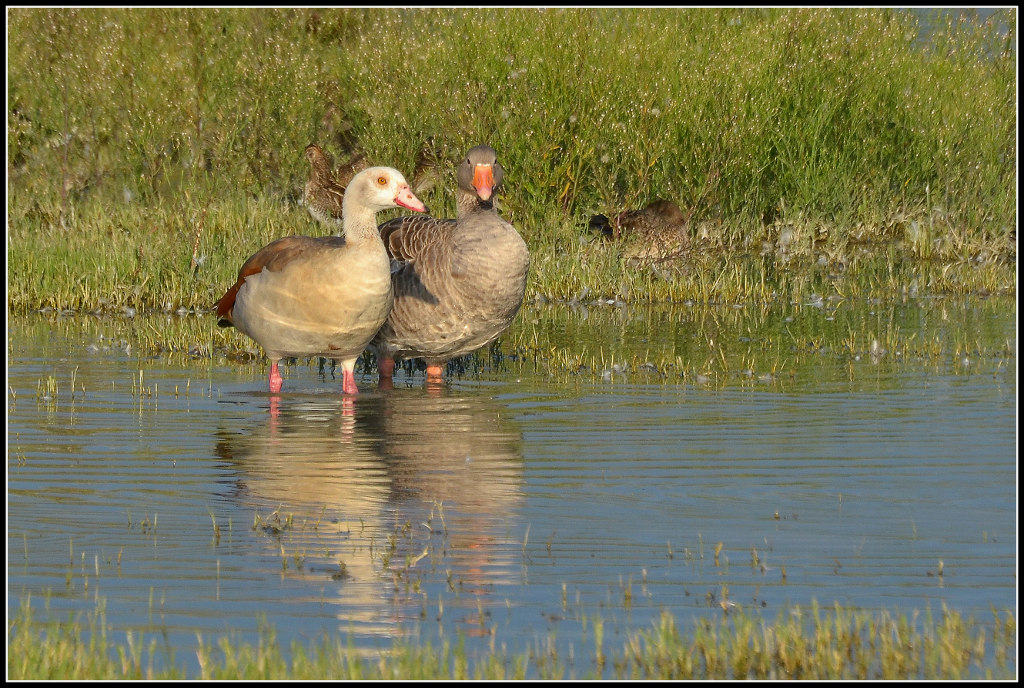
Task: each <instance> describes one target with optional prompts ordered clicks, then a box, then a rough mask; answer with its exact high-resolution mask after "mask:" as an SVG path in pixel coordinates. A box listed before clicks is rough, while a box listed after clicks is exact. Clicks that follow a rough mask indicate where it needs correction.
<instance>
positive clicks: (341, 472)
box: [217, 389, 523, 633]
mask: <svg viewBox="0 0 1024 688" xmlns="http://www.w3.org/2000/svg"><path fill="white" fill-rule="evenodd" d="M279 404H280V406H279V414H278V416H277V417H272V418H269V419H268V418H267V417H266V416H262V417H260V418H259V419H258V421H257V422H255V423H253V424H252V426H251V427H247V428H242V429H233V430H231V431H228V430H222V431H221V433H220V439H219V441H218V444H217V453H218V455H219V456H220V457H221V458H222V459H224V460H225V461H226V462H228V463H230V464H232V465H233V466H235V467H236V468H237V470H238V478H237V490H236V493H235V495H236V499H237V500H238V501H241V502H242V503H244V504H246V505H247V506H252V507H254V508H255V509H256V512H257V515H259V516H260V517H261V519H260V524H259V527H258V528H257V530H258V532H261V533H262V534H263V535H266V536H267V543H268V552H270V553H273V554H277V553H279V552H281V553H282V556H283V557H288V567H287V570H286V571H285V575H286V576H289V577H297V578H300V579H302V580H307V581H310V582H316V583H320V584H321V587H322V586H323V585H326V586H327V587H326V588H323V589H324V594H325V596H326V597H327V598H329V599H330V598H332V597H333V599H335V600H336V602H337V604H338V605H339V616H340V617H342V618H344V619H345V620H346V622H351V623H359V624H360V625H361V626H363V629H362V630H364V631H369V632H373V630H374V629H375V628H376V629H377V630H378V631H379V632H381V633H387V632H390V631H392V630H393V622H394V620H395V619H397V618H403V617H406V618H419V615H420V612H421V610H422V604H423V599H422V598H421V597H417V596H411V597H405V598H403V597H402V596H401V595H399V596H396V597H395V599H394V602H397V603H398V604H397V606H396V605H395V604H393V603H392V602H388V603H385V600H387V599H389V598H390V597H392V595H393V593H394V591H395V589H396V587H401V588H402V589H405V586H404V585H403V586H395V585H394V584H393V583H391V581H392V580H393V577H395V576H398V575H401V576H402V577H403V580H407V579H408V578H409V577H410V576H411V577H420V576H422V579H421V580H422V584H423V589H424V590H429V589H430V584H431V583H438V584H439V585H440V584H443V586H444V589H445V590H447V589H448V584H449V583H451V584H452V585H454V586H457V587H456V590H457V591H458V592H459V593H463V592H467V593H472V594H471V595H468V596H462V595H459V596H457V597H458V599H457V600H455V601H453V602H452V603H451V604H452V606H454V607H459V606H462V605H468V606H470V607H471V608H472V610H473V612H474V617H476V610H477V603H478V601H479V596H484V597H487V596H488V595H489V592H490V591H492V590H493V588H494V587H495V586H496V585H502V584H507V583H511V582H513V581H517V580H518V577H519V571H520V556H521V549H522V548H521V543H519V542H518V538H520V537H521V535H522V533H521V532H518V531H517V530H516V529H515V528H513V527H512V518H513V517H514V516H515V514H516V513H517V512H518V510H519V508H520V504H521V501H522V482H523V461H522V450H521V436H520V434H519V432H518V431H517V430H516V429H515V428H514V427H511V426H510V425H509V424H508V423H507V422H506V421H504V420H502V418H501V413H502V412H503V411H504V407H503V406H502V405H501V404H496V403H494V402H492V401H491V400H489V399H488V398H486V397H473V396H446V395H444V394H441V395H436V394H435V395H434V396H430V395H428V393H427V392H425V391H423V390H416V389H410V390H401V391H394V392H390V393H388V394H382V395H364V396H362V397H360V398H359V399H358V400H352V399H351V398H350V399H339V398H337V397H332V398H325V399H310V398H305V399H299V398H294V397H282V398H281V399H280V402H279ZM346 404H347V406H346ZM353 404H354V407H355V408H354V411H355V412H354V414H352V413H351V411H352V405H353ZM346 413H348V415H346ZM275 513H276V514H277V516H276V517H272V514H275ZM289 517H290V521H289V520H288V519H289ZM426 526H429V527H426ZM511 537H515V538H517V541H516V542H512V541H511V540H510V538H511ZM425 552H426V553H427V556H426V557H424V560H423V561H422V562H420V563H417V564H413V565H412V566H411V567H410V566H409V564H408V562H410V561H415V560H416V559H417V557H420V556H421V555H423V554H424V553H425ZM296 556H299V557H301V558H303V559H304V561H303V565H302V566H301V568H297V567H296V566H295V565H293V561H295V560H296ZM385 562H387V564H386V563H385ZM449 571H450V572H451V573H450V575H448V574H447V573H446V572H449ZM319 589H320V588H318V590H319ZM332 590H333V591H334V592H333V594H332V592H331V591H332ZM436 594H439V593H436ZM436 594H434V593H432V594H430V598H431V600H432V601H433V599H434V598H436ZM400 598H401V599H400ZM403 600H404V602H405V604H403V603H402V602H403ZM484 603H485V604H486V600H485V602H484ZM385 604H387V605H388V606H387V607H384V605H385ZM447 604H448V603H446V605H447ZM470 630H472V629H470Z"/></svg>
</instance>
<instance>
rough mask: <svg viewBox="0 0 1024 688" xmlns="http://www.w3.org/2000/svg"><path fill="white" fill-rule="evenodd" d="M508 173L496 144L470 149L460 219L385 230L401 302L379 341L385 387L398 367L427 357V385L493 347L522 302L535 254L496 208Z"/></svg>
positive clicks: (375, 345) (461, 176) (388, 225)
mask: <svg viewBox="0 0 1024 688" xmlns="http://www.w3.org/2000/svg"><path fill="white" fill-rule="evenodd" d="M503 176H504V171H503V170H502V167H501V165H500V164H499V163H498V159H497V154H496V153H495V151H494V149H493V148H491V147H490V146H476V147H474V148H472V149H470V150H469V152H468V153H467V154H466V156H465V158H463V160H462V162H461V163H460V164H459V166H458V169H457V174H456V177H457V181H458V187H457V189H456V196H455V204H456V214H455V215H456V216H455V217H454V218H444V219H442V218H433V217H425V216H417V217H412V216H409V217H400V218H395V219H393V220H390V221H388V222H385V223H383V224H381V225H380V234H381V238H382V239H383V241H384V245H385V246H386V247H387V251H388V255H389V256H390V257H391V260H392V269H393V275H392V282H393V284H394V292H395V303H394V306H393V307H392V309H391V314H390V315H389V316H388V318H387V321H386V322H385V323H384V326H383V327H382V328H381V330H380V332H379V333H378V334H377V336H376V337H374V339H373V342H372V343H371V349H373V350H374V351H375V352H376V353H377V358H378V364H379V371H380V372H379V375H380V386H381V387H387V386H389V385H391V383H392V376H393V375H394V368H395V361H398V360H402V359H412V358H422V359H424V360H425V362H426V364H427V382H428V384H431V385H436V384H437V383H440V382H441V381H442V379H443V368H444V365H445V363H447V361H449V360H450V359H452V358H455V357H457V356H462V355H465V354H469V353H472V352H474V351H476V350H477V349H480V348H481V347H483V346H486V345H487V344H490V343H491V342H493V341H494V340H495V339H496V338H497V337H498V335H500V334H501V333H502V332H504V331H505V330H506V328H508V326H509V324H510V323H511V322H512V319H513V318H514V317H515V315H516V313H518V312H519V307H520V306H521V305H522V302H523V294H524V292H525V291H526V274H527V271H528V270H529V267H530V252H529V250H528V249H527V247H526V242H524V241H523V238H522V237H521V236H519V233H518V232H517V231H516V229H515V227H513V226H512V225H511V224H509V223H508V222H506V221H505V220H504V219H503V218H502V217H501V216H500V215H498V213H497V211H496V210H495V208H494V196H495V194H496V193H497V191H498V189H499V188H501V183H502V180H503Z"/></svg>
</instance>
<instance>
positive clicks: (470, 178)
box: [457, 145, 504, 201]
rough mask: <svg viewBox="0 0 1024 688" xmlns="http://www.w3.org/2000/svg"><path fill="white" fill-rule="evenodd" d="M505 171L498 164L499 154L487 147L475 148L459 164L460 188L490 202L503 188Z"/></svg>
mask: <svg viewBox="0 0 1024 688" xmlns="http://www.w3.org/2000/svg"><path fill="white" fill-rule="evenodd" d="M503 176H504V171H503V170H502V169H501V165H499V164H498V154H497V153H496V152H495V151H494V149H493V148H491V147H490V146H487V145H482V146H474V147H473V148H470V149H469V152H468V153H466V157H465V158H463V160H462V162H461V163H459V169H458V173H457V177H458V181H459V188H460V189H462V190H463V191H466V192H468V193H471V194H473V195H474V196H476V197H477V198H479V199H480V200H481V201H489V200H490V199H491V196H492V195H493V194H494V192H495V191H497V190H498V188H499V187H500V186H501V180H502V178H503Z"/></svg>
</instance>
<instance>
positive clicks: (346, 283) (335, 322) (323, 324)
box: [217, 167, 426, 394]
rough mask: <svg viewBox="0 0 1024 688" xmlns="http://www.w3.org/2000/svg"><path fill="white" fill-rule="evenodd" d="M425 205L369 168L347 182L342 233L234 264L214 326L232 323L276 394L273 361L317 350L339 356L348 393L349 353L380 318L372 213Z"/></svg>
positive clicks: (381, 269) (286, 241)
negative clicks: (262, 358) (264, 360)
mask: <svg viewBox="0 0 1024 688" xmlns="http://www.w3.org/2000/svg"><path fill="white" fill-rule="evenodd" d="M398 206H401V207H404V208H408V209H409V210H414V211H417V212H423V211H425V210H426V206H424V205H423V203H422V202H421V201H420V200H419V199H418V198H416V196H415V195H414V194H413V193H412V191H411V190H410V189H409V184H408V182H406V180H405V177H403V176H402V174H401V172H399V171H398V170H395V169H392V168H390V167H371V168H369V169H367V170H364V171H362V172H360V173H359V174H357V175H356V176H355V177H354V178H353V179H352V182H351V183H350V184H349V186H348V189H347V193H346V194H345V199H344V201H343V204H342V211H343V212H342V216H343V224H344V231H345V236H344V237H335V236H329V237H315V238H314V237H307V236H289V237H284V238H281V239H278V240H276V241H273V242H271V243H270V244H267V245H266V246H264V247H263V248H262V249H260V250H259V251H257V252H256V253H255V254H254V255H253V256H252V257H250V258H249V259H248V260H247V261H245V263H244V264H243V265H242V269H241V270H240V271H239V273H238V281H237V282H235V284H234V286H232V287H231V288H230V289H228V291H227V293H225V294H224V296H223V297H222V298H221V300H220V301H219V302H218V303H217V317H218V318H219V320H218V324H219V325H220V326H221V327H231V326H234V327H237V328H238V329H239V330H240V331H241V332H243V333H245V334H246V335H248V336H249V337H251V338H252V339H254V340H256V342H257V343H258V344H259V345H260V346H262V347H263V348H264V350H266V352H267V356H268V357H269V358H270V391H271V392H280V391H281V384H282V378H281V373H280V371H279V369H278V361H280V360H281V359H282V358H286V357H292V356H296V357H304V356H323V357H326V358H332V359H335V360H337V361H340V363H341V367H342V373H343V379H342V390H343V391H344V392H345V394H356V393H357V392H358V391H359V390H358V388H357V387H356V383H355V375H354V369H355V363H356V359H357V358H358V357H359V355H360V354H361V353H362V352H363V350H364V349H365V348H366V345H367V344H368V343H369V341H370V339H371V338H372V337H373V335H374V334H375V333H376V332H377V330H378V329H380V326H381V325H382V324H383V323H384V320H385V319H386V318H387V316H388V311H389V310H390V309H391V302H392V298H393V295H392V287H391V272H390V261H389V258H388V254H387V252H386V251H385V250H384V244H383V243H382V242H381V239H380V234H379V233H378V232H377V221H376V214H377V212H378V211H381V210H386V209H388V208H395V207H398Z"/></svg>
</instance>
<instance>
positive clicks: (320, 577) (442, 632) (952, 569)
mask: <svg viewBox="0 0 1024 688" xmlns="http://www.w3.org/2000/svg"><path fill="white" fill-rule="evenodd" d="M880 310H885V309H879V308H878V307H874V308H872V307H870V306H863V307H860V308H856V307H841V308H836V309H833V310H832V311H831V312H828V310H827V309H825V310H822V309H816V310H812V311H802V312H792V313H779V314H774V313H759V314H749V313H747V314H744V313H734V312H732V311H730V310H728V309H726V310H725V311H724V312H723V313H719V314H715V315H713V316H708V315H707V314H706V313H697V312H695V311H689V312H684V313H680V312H675V311H673V312H669V313H666V312H664V311H661V310H658V309H651V310H644V311H639V312H628V311H626V310H625V309H621V308H615V307H603V308H591V309H589V310H586V309H579V308H576V309H568V308H566V307H564V306H560V307H539V306H538V307H533V308H529V309H524V312H523V314H522V315H521V316H520V318H519V319H518V320H517V324H516V325H515V326H514V328H513V330H512V331H511V332H510V333H509V335H508V336H507V337H506V339H505V342H506V346H507V347H512V346H518V345H519V344H522V343H523V342H533V346H534V348H533V349H532V353H531V349H530V348H529V347H526V346H521V347H520V348H519V353H518V354H516V355H511V356H505V357H504V358H503V359H502V361H501V363H500V365H493V366H492V364H491V362H489V361H487V360H484V362H483V363H482V364H480V365H478V366H477V367H476V368H474V369H473V371H472V372H467V373H466V374H464V375H462V376H461V377H459V376H453V377H452V378H451V380H450V382H449V384H448V385H447V386H446V387H444V388H443V389H439V390H428V389H425V387H424V385H423V379H422V374H419V373H417V374H415V375H413V377H412V378H410V380H409V384H406V383H405V378H404V375H405V373H399V376H398V379H397V384H396V388H395V389H394V390H391V391H387V392H383V391H378V390H377V389H376V385H375V383H374V382H373V379H372V378H371V377H370V376H366V377H365V378H363V379H362V380H361V381H360V388H361V390H362V393H361V394H360V395H359V396H358V397H356V398H354V399H347V400H346V399H343V398H342V396H341V395H340V393H339V392H340V379H332V376H331V373H330V370H329V369H327V370H326V371H322V370H321V369H320V368H319V367H318V366H317V365H316V363H315V362H298V363H297V364H295V365H291V366H287V367H286V368H285V369H284V372H285V387H284V391H283V393H282V394H280V395H279V396H276V397H271V396H270V395H269V394H267V393H266V379H265V374H266V369H265V367H264V366H263V365H262V364H259V363H257V364H250V365H241V364H237V363H231V362H228V361H225V360H224V359H222V358H220V359H218V358H217V357H215V358H214V359H212V360H211V359H209V358H205V359H201V358H200V359H190V358H189V357H187V356H185V355H175V356H171V355H166V356H157V357H154V356H152V355H150V354H146V353H140V352H139V350H140V349H141V348H144V347H143V346H142V342H143V341H144V339H145V337H143V336H142V334H141V332H143V331H151V330H152V329H158V328H160V327H163V326H167V325H166V322H167V321H166V319H164V320H161V319H160V318H155V319H152V320H145V319H142V318H137V319H135V320H134V321H128V320H125V319H122V320H117V319H100V318H89V317H76V318H58V317H55V316H50V317H45V316H33V317H26V318H17V319H13V320H11V321H10V322H9V324H8V402H7V409H8V431H7V432H8V435H7V437H8V464H7V466H8V476H7V477H8V492H7V496H8V506H7V517H8V522H7V523H8V525H7V532H8V540H7V543H8V584H7V590H8V615H9V616H11V615H13V614H15V613H17V612H18V610H19V609H20V607H21V605H22V604H23V603H24V602H25V601H26V600H28V599H31V604H32V606H33V607H34V608H35V610H36V615H37V617H41V618H48V617H56V618H67V616H68V614H69V613H73V612H79V613H81V614H83V615H84V614H89V613H94V612H95V610H96V609H97V608H102V609H104V610H105V617H106V623H107V625H108V628H109V629H110V631H111V635H112V637H113V638H114V639H115V640H116V639H119V638H122V637H123V634H124V633H125V632H126V631H134V632H135V634H136V637H138V634H139V633H140V632H141V633H143V634H144V637H146V638H149V639H157V641H158V647H157V648H156V650H155V652H156V655H157V656H156V659H155V661H156V664H157V666H159V665H161V663H162V662H165V661H166V658H167V657H168V656H170V655H171V654H172V653H173V656H174V658H175V661H176V662H177V663H178V664H184V666H186V667H187V668H188V670H189V671H190V672H192V674H193V675H194V674H195V673H197V672H198V666H197V665H196V663H195V661H194V657H195V654H194V650H195V647H196V644H197V639H196V635H197V633H199V634H202V636H203V637H204V639H205V640H206V644H207V645H212V644H215V642H216V639H217V638H219V637H222V636H228V637H230V638H232V639H235V640H238V641H247V642H255V641H256V639H257V637H258V633H259V631H260V629H261V628H267V627H270V628H273V629H274V631H275V632H276V636H277V638H278V640H279V641H280V642H281V645H282V646H284V647H288V646H290V645H291V643H292V641H296V640H298V641H317V640H319V639H321V638H323V637H324V636H328V637H341V638H342V639H343V640H344V642H346V643H348V642H351V644H352V645H353V646H354V647H356V648H358V649H360V650H362V651H364V652H366V653H367V654H368V655H371V656H372V655H375V654H377V653H379V652H381V651H385V650H386V649H387V648H389V647H390V646H391V643H392V642H393V641H394V640H395V639H397V638H414V639H418V640H421V641H423V640H429V641H430V642H432V643H433V644H435V646H436V645H438V644H439V642H443V641H451V642H453V643H454V642H457V641H458V639H459V638H460V637H462V638H465V639H466V643H467V651H468V652H469V653H471V654H472V653H473V652H483V651H485V650H487V649H488V648H489V647H491V643H494V645H495V646H496V647H498V648H499V649H500V648H502V647H504V648H505V649H506V650H507V651H508V652H510V653H519V652H524V651H528V650H537V651H539V652H544V648H545V647H547V642H548V640H547V639H548V637H549V636H552V637H554V638H555V640H554V643H555V645H556V647H557V648H558V649H559V656H560V657H561V658H563V659H565V660H566V661H567V662H568V659H567V658H569V657H573V656H575V657H577V658H580V659H578V660H576V663H575V664H573V665H570V666H569V671H570V672H571V673H572V674H574V675H577V676H582V675H587V674H588V673H590V672H593V671H595V667H594V666H592V665H590V663H589V660H585V659H582V658H584V657H588V656H590V655H591V653H592V650H593V646H594V638H593V624H594V621H595V620H601V621H602V622H603V624H604V641H603V642H604V646H605V650H606V651H615V650H616V649H618V648H621V642H622V640H623V639H624V638H625V636H626V634H627V633H632V632H635V631H637V630H646V629H649V628H650V627H651V626H652V624H653V623H654V622H655V621H656V620H657V618H658V616H659V615H660V613H661V612H662V611H663V610H667V611H669V612H671V613H672V614H673V615H674V616H675V617H676V620H677V622H678V623H679V624H680V626H681V627H683V628H689V627H690V625H691V624H692V623H693V622H694V621H695V620H696V619H698V618H705V617H711V618H718V617H719V616H720V615H721V614H722V610H723V608H725V609H732V608H737V607H738V608H742V609H744V610H746V611H747V612H750V613H752V614H762V615H764V616H765V618H766V619H768V620H773V619H774V618H775V617H776V615H777V614H778V613H779V612H780V611H781V610H782V609H783V608H785V607H786V606H787V605H793V604H799V605H809V604H810V603H811V602H812V601H817V602H819V603H821V604H822V605H824V606H829V605H832V604H833V603H835V602H838V603H840V604H843V605H848V606H851V607H856V608H862V609H871V610H887V611H889V612H895V613H908V614H910V613H913V612H914V611H915V610H917V611H921V612H926V611H928V610H931V611H932V612H934V613H939V612H941V609H942V607H943V605H946V606H948V607H949V608H951V609H954V610H956V611H959V612H961V613H962V614H964V615H965V616H968V615H969V616H974V617H975V618H976V619H979V620H982V619H988V618H990V615H991V611H992V609H993V608H994V609H996V610H1005V609H1013V610H1015V609H1016V599H1017V597H1016V585H1017V579H1016V571H1017V548H1016V541H1017V525H1016V524H1017V519H1016V499H1017V493H1016V484H1017V479H1016V459H1015V457H1016V444H1017V434H1016V407H1017V404H1016V393H1017V387H1016V323H1015V320H1016V310H1015V306H1013V305H1011V306H1002V307H997V308H992V307H985V306H982V305H978V304H971V303H962V304H952V303H943V304H941V306H938V305H935V304H910V305H908V306H902V307H899V308H893V309H889V310H887V311H885V313H886V314H885V315H884V316H883V319H884V321H885V322H884V326H883V327H882V328H881V329H884V330H886V331H888V332H889V333H890V334H891V333H892V331H893V330H894V328H895V331H898V332H899V335H898V337H895V338H893V337H890V338H889V339H888V340H886V341H890V342H891V341H897V342H898V341H904V342H907V343H908V344H907V346H906V347H905V348H903V349H902V350H901V351H895V352H894V351H888V352H884V353H883V352H879V351H878V350H877V349H871V348H868V347H867V346H866V342H867V340H864V341H865V348H864V349H863V351H857V350H847V351H838V350H836V349H834V348H831V349H830V348H829V347H822V346H820V344H819V343H815V341H814V337H815V332H816V331H818V332H820V331H822V328H826V327H828V326H830V324H831V326H835V327H839V328H849V329H850V330H851V331H854V332H855V333H857V334H858V335H859V334H861V333H862V332H863V331H865V330H870V331H872V332H874V331H879V330H878V328H877V327H876V325H877V324H878V320H879V317H880V316H879V311H880ZM200 322H202V321H201V320H200ZM679 323H683V325H684V326H680V325H679ZM772 323H775V324H774V325H773V324H772ZM866 323H867V324H866ZM688 324H689V325H694V327H689V326H686V325H688ZM696 324H699V327H697V325H696ZM211 327H212V325H211ZM695 328H696V329H697V330H698V331H699V333H701V334H699V335H697V336H695V335H693V332H692V330H693V329H695ZM872 328H875V329H872ZM839 331H840V332H842V331H845V330H842V329H840V330H839ZM772 332H775V333H777V334H779V336H774V335H772V334H771V333H772ZM782 333H789V334H788V335H786V336H782ZM794 333H796V334H795V335H794ZM716 338H717V339H718V341H720V342H723V341H724V342H726V343H728V344H729V345H730V346H731V347H732V349H731V351H730V353H729V356H735V357H736V358H735V363H734V364H731V365H730V367H729V368H728V370H726V369H724V368H722V367H719V368H718V369H712V368H710V367H709V363H708V362H713V361H714V360H715V357H716V356H719V355H720V354H716V353H715V352H714V351H713V350H712V349H713V346H714V345H713V344H711V343H710V340H712V339H716ZM869 339H870V337H869ZM563 340H564V341H569V342H573V341H577V342H579V343H580V344H579V347H580V350H581V351H583V354H582V355H581V356H580V358H579V364H578V365H575V364H574V365H573V366H562V367H561V368H559V367H558V366H555V365H554V364H553V363H552V360H551V357H548V356H545V355H543V351H545V350H547V349H550V348H551V347H553V346H558V345H562V344H564V341H563ZM517 343H518V344H517ZM702 347H704V348H705V349H707V351H703V352H702V350H701V348H702ZM708 347H712V348H708ZM815 347H818V348H817V350H814V349H815ZM915 347H917V348H915ZM751 352H757V355H755V354H754V353H751ZM787 352H788V353H787ZM915 352H916V353H915ZM872 353H874V354H875V355H872ZM787 356H789V357H790V358H787ZM483 358H485V359H486V357H483ZM613 359H614V360H618V361H621V362H622V363H621V364H616V363H614V362H613ZM496 360H497V359H496ZM725 360H729V359H725ZM602 361H603V362H602ZM637 361H640V362H641V364H638V363H637ZM744 362H746V363H749V364H752V365H751V367H750V368H746V367H744V365H743V364H744ZM758 368H760V369H758ZM701 371H705V372H708V373H709V374H708V375H707V376H705V375H703V374H702V372H701ZM83 618H86V617H84V616H83Z"/></svg>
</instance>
